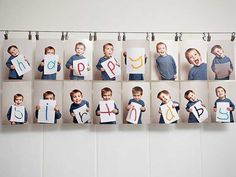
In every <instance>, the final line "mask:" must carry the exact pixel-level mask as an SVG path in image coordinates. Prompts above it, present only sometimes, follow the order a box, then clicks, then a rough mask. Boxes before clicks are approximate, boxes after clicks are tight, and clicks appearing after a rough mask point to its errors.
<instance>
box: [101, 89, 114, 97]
mask: <svg viewBox="0 0 236 177" xmlns="http://www.w3.org/2000/svg"><path fill="white" fill-rule="evenodd" d="M106 92H111V94H112V90H111V89H110V88H109V87H104V88H103V89H102V90H101V96H102V97H103V95H104V93H106Z"/></svg>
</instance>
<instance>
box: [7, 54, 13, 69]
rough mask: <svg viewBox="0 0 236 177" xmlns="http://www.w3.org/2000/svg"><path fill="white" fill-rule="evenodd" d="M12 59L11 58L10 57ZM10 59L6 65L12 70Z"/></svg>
mask: <svg viewBox="0 0 236 177" xmlns="http://www.w3.org/2000/svg"><path fill="white" fill-rule="evenodd" d="M10 58H11V57H10ZM10 58H8V60H7V62H6V65H7V67H8V68H9V69H11V65H12V62H11V60H10Z"/></svg>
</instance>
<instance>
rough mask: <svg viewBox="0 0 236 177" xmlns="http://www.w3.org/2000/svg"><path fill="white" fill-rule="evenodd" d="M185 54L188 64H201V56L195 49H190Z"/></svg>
mask: <svg viewBox="0 0 236 177" xmlns="http://www.w3.org/2000/svg"><path fill="white" fill-rule="evenodd" d="M187 56H188V61H189V63H190V64H193V65H194V66H200V65H201V64H202V58H201V56H200V55H199V54H198V52H197V51H196V50H191V51H190V52H189V53H188V55H187Z"/></svg>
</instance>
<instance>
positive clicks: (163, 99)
mask: <svg viewBox="0 0 236 177" xmlns="http://www.w3.org/2000/svg"><path fill="white" fill-rule="evenodd" d="M159 99H160V100H161V102H162V103H164V104H166V103H168V102H169V101H170V95H169V94H164V93H161V94H160V96H159Z"/></svg>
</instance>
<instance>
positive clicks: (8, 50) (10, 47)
mask: <svg viewBox="0 0 236 177" xmlns="http://www.w3.org/2000/svg"><path fill="white" fill-rule="evenodd" d="M12 48H16V49H18V47H17V46H16V45H11V46H9V47H8V49H7V52H8V53H9V54H10V50H11V49H12Z"/></svg>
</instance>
